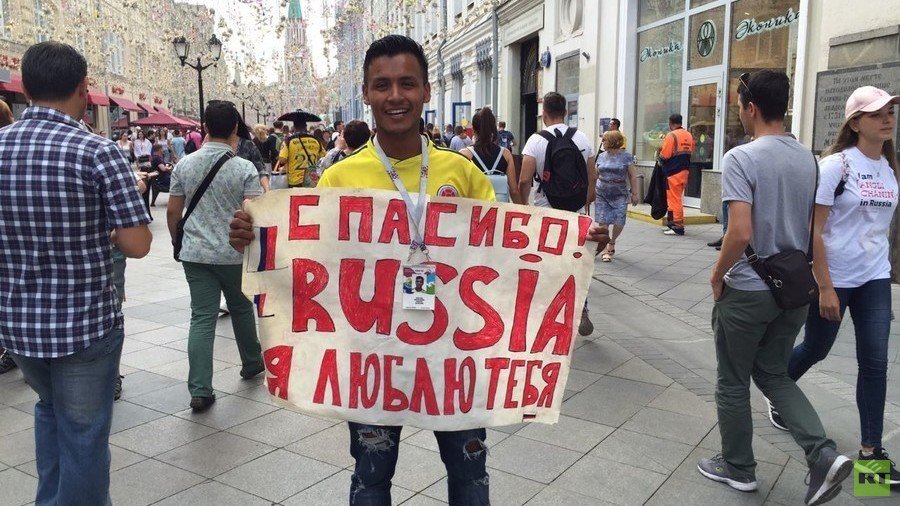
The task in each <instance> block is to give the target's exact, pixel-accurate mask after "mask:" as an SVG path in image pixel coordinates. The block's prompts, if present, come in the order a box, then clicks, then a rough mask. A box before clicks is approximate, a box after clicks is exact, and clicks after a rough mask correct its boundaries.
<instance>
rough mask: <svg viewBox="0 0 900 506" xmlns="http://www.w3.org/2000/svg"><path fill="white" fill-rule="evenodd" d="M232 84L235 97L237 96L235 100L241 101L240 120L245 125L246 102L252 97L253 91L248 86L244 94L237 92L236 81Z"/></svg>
mask: <svg viewBox="0 0 900 506" xmlns="http://www.w3.org/2000/svg"><path fill="white" fill-rule="evenodd" d="M233 84H234V90H235V91H234V94H235V96H237V98H239V99H241V119H243V120H244V123H246V122H247V100H250V99H251V98H253V97H254V93H253V89H252V88H250V87H249V86H248V87H247V91H246V92H239V91H238V89H237V87H238V86H239V84H238V83H237V81H235V82H234V83H233ZM250 107H251V108H252V107H253V106H250Z"/></svg>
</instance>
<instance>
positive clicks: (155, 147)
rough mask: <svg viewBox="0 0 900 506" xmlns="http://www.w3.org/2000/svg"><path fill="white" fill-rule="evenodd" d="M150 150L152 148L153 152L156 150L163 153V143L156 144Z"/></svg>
mask: <svg viewBox="0 0 900 506" xmlns="http://www.w3.org/2000/svg"><path fill="white" fill-rule="evenodd" d="M150 150H151V151H152V152H154V153H155V152H157V151H159V152H160V153H162V144H154V145H153V147H152V148H150Z"/></svg>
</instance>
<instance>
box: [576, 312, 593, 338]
mask: <svg viewBox="0 0 900 506" xmlns="http://www.w3.org/2000/svg"><path fill="white" fill-rule="evenodd" d="M593 333H594V322H592V321H591V315H590V314H589V313H588V310H587V309H585V310H584V311H583V312H582V313H581V323H579V324H578V335H580V336H589V335H591V334H593Z"/></svg>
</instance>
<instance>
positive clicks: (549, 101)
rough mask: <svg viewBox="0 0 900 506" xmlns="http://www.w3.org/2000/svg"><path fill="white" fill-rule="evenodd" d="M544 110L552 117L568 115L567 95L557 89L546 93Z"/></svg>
mask: <svg viewBox="0 0 900 506" xmlns="http://www.w3.org/2000/svg"><path fill="white" fill-rule="evenodd" d="M544 111H545V112H546V113H547V115H549V116H550V117H551V118H560V117H563V116H565V115H566V97H564V96H562V95H560V94H559V93H557V92H555V91H551V92H549V93H547V94H546V95H544Z"/></svg>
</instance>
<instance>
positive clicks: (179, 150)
mask: <svg viewBox="0 0 900 506" xmlns="http://www.w3.org/2000/svg"><path fill="white" fill-rule="evenodd" d="M185 144H186V141H185V140H184V137H175V138H174V139H172V151H174V152H175V160H176V161H177V160H181V159H182V158H184V145H185Z"/></svg>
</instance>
